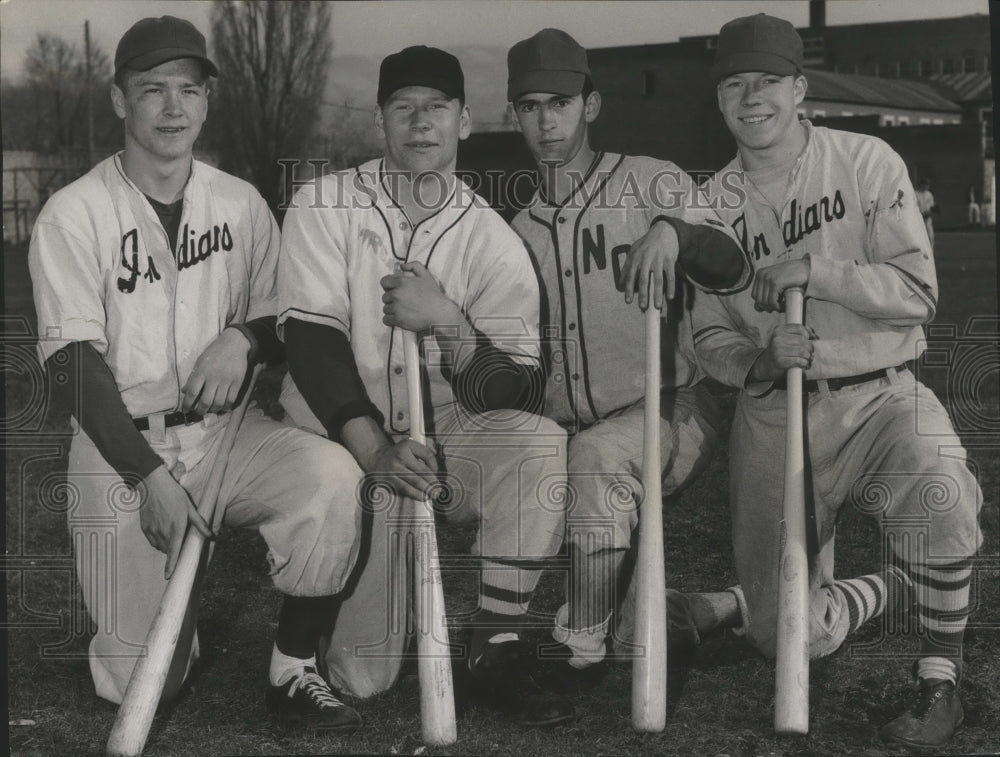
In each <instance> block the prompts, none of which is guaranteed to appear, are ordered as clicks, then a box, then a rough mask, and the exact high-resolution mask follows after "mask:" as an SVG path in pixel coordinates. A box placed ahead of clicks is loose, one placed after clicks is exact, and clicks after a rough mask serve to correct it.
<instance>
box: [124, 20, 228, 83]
mask: <svg viewBox="0 0 1000 757" xmlns="http://www.w3.org/2000/svg"><path fill="white" fill-rule="evenodd" d="M178 58H195V59H197V60H199V61H201V64H202V66H203V67H204V70H205V73H207V74H209V75H210V76H218V75H219V69H218V68H216V66H215V64H214V63H213V62H212V61H211V59H210V58H209V57H208V51H207V50H206V48H205V35H203V34H202V33H201V32H200V31H198V30H197V29H196V28H195V26H194V24H192V23H191V22H190V21H185V20H184V19H183V18H177V17H176V16H160V17H159V18H144V19H142V20H141V21H137V22H136V23H135V24H133V25H132V28H131V29H129V30H128V31H127V32H125V34H124V35H123V36H122V38H121V40H120V41H119V42H118V49H117V50H116V51H115V73H116V74H117V73H118V72H119V71H121V70H122V69H123V68H130V69H132V70H133V71H148V70H149V69H151V68H155V67H156V66H159V65H160V64H161V63H166V62H167V61H171V60H177V59H178Z"/></svg>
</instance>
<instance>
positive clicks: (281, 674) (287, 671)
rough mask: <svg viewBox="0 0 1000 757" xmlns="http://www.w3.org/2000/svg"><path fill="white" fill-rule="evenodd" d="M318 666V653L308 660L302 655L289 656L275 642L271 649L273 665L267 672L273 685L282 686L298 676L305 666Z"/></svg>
mask: <svg viewBox="0 0 1000 757" xmlns="http://www.w3.org/2000/svg"><path fill="white" fill-rule="evenodd" d="M307 666H308V667H312V668H313V669H315V668H316V655H313V656H312V657H310V658H309V659H307V660H304V659H302V658H300V657H289V656H288V655H286V654H285V653H284V652H282V651H281V650H279V649H278V645H277V644H275V645H274V648H273V649H272V650H271V665H270V668H269V670H268V672H267V677H268V678H269V679H270V681H271V685H272V686H281V685H283V684H285V683H287V682H288V680H289V679H290V678H294V677H295V676H297V675H298V674H299V673H300V672H301V671H302V668H304V667H307Z"/></svg>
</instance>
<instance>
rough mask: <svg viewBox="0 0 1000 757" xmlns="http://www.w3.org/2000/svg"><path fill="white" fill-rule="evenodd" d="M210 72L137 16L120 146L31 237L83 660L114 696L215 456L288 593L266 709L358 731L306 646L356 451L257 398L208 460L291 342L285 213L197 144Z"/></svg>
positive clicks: (231, 512)
mask: <svg viewBox="0 0 1000 757" xmlns="http://www.w3.org/2000/svg"><path fill="white" fill-rule="evenodd" d="M217 75H218V72H217V69H216V66H215V64H214V63H213V62H212V61H211V60H210V59H209V58H208V57H207V55H206V49H205V38H204V37H203V36H202V34H201V33H200V32H199V31H198V30H197V29H196V28H195V27H194V26H193V25H191V24H190V23H189V22H188V21H184V20H181V19H178V18H174V17H172V16H163V17H160V18H146V19H143V20H142V21H139V22H138V23H136V24H135V25H134V26H132V27H131V28H130V29H129V30H128V31H127V32H126V33H125V35H124V36H123V37H122V39H121V41H120V42H119V45H118V48H117V52H116V54H115V80H114V84H113V86H112V88H111V99H112V103H113V105H114V109H115V112H116V113H117V114H118V116H119V118H121V119H122V120H123V121H124V126H125V149H124V151H123V152H120V153H118V154H117V155H114V156H112V157H110V158H108V159H107V160H105V161H103V162H101V163H99V164H98V165H97V166H95V167H94V169H93V170H91V171H90V172H89V173H88V174H86V175H85V176H83V177H82V178H80V179H79V180H77V181H75V182H73V183H72V184H70V185H69V186H67V187H65V188H64V189H62V190H60V191H59V192H57V193H56V194H55V195H54V196H53V197H52V198H51V199H50V200H49V202H48V203H47V204H46V205H45V207H44V208H43V210H42V212H41V214H40V215H39V217H38V222H37V224H36V226H35V229H34V232H33V234H32V238H31V246H30V251H29V263H30V268H31V278H32V283H33V286H34V296H35V305H36V308H37V311H38V328H39V333H40V334H41V335H42V338H41V339H40V340H39V344H38V352H39V356H40V359H41V360H42V361H43V363H44V364H45V366H46V368H47V369H48V371H49V373H50V374H54V376H53V384H52V385H53V391H54V393H55V394H56V396H57V398H58V399H59V401H61V402H62V403H64V404H65V405H67V406H68V407H69V409H70V410H71V412H72V414H73V418H74V422H73V430H74V436H73V441H72V445H71V448H70V453H69V468H68V480H69V486H70V488H71V490H72V491H74V492H75V497H74V499H73V505H72V507H71V508H70V510H69V526H70V532H71V535H72V538H73V544H74V552H75V556H76V569H77V576H78V578H79V580H80V584H81V587H82V589H83V595H84V599H85V601H86V605H87V608H88V610H89V612H90V615H91V617H92V618H93V620H94V622H95V623H96V625H97V634H96V636H95V637H94V638H93V640H92V641H91V644H90V669H91V674H92V676H93V679H94V685H95V687H96V690H97V694H98V695H99V696H101V697H103V698H105V699H108V700H110V701H112V702H120V701H121V699H122V695H123V693H124V690H125V687H126V685H127V684H128V680H129V677H130V675H131V672H132V668H133V667H134V664H135V661H136V659H137V657H139V656H140V655H141V654H143V643H144V641H145V638H146V633H147V631H148V628H149V625H150V623H151V621H152V619H153V617H154V615H155V613H156V610H157V606H158V605H159V600H160V596H161V595H162V593H163V591H164V588H165V586H166V579H167V578H169V577H170V575H171V572H172V571H173V567H174V565H175V563H176V560H177V557H178V553H179V551H180V547H181V543H182V540H183V537H184V533H185V531H186V529H187V527H188V524H189V523H190V524H191V525H192V526H193V527H195V528H197V529H198V530H199V531H201V532H202V534H203V535H205V536H211V535H212V534H211V532H210V527H209V525H208V524H207V523H206V522H205V521H204V520H203V519H202V518H201V517H200V516H199V515H198V513H197V510H196V508H195V506H194V504H193V503H194V502H195V501H198V500H199V498H200V496H201V492H202V491H203V489H204V487H205V485H206V482H207V479H208V478H209V475H210V471H211V470H212V469H213V468H214V467H215V466H216V465H217V464H223V465H225V476H224V478H223V481H222V488H221V493H220V495H219V500H218V507H224V508H225V520H224V523H226V524H228V525H234V526H251V527H255V528H257V529H259V531H260V533H261V535H262V536H263V537H264V540H265V541H266V542H267V545H268V553H267V559H268V565H269V568H270V574H271V577H272V579H273V581H274V584H275V586H276V587H277V588H278V589H280V590H281V591H282V593H283V594H284V602H283V604H282V607H281V612H280V615H279V617H278V624H277V634H276V639H275V644H274V649H273V651H272V655H271V663H270V670H269V679H270V685H269V687H268V689H267V697H266V700H267V705H268V708H269V709H270V711H271V712H272V713H274V714H275V715H276V716H278V717H279V718H280V719H281V720H283V721H285V722H288V723H293V724H302V725H306V726H318V727H324V728H330V729H336V730H351V729H354V728H356V727H357V726H358V725H359V724H360V718H359V717H358V713H357V712H355V711H354V710H353V709H352V708H350V707H347V706H345V705H344V704H343V703H342V702H340V701H339V700H338V699H337V698H336V697H335V696H334V694H333V692H332V691H331V689H330V687H329V685H328V684H327V683H326V681H324V680H323V679H322V678H321V677H320V676H319V675H317V673H316V659H315V651H314V650H315V646H316V643H317V640H318V638H319V635H320V632H321V630H323V627H324V625H323V624H324V622H325V621H326V619H327V616H328V615H329V614H330V613H331V612H332V610H333V606H334V604H335V602H336V597H335V595H336V594H338V592H340V590H341V588H342V587H343V585H344V582H345V581H346V579H347V576H348V574H349V572H350V569H351V567H352V565H353V563H354V561H355V558H356V554H357V539H356V534H357V531H358V527H359V523H360V519H359V517H358V511H357V508H355V507H354V505H353V502H354V491H353V489H352V488H351V487H350V486H347V487H345V485H344V482H343V481H342V480H341V479H339V478H337V477H336V476H333V475H332V473H331V472H332V471H333V470H335V469H336V467H337V466H338V465H342V464H343V463H342V461H341V458H342V457H343V456H344V455H345V453H344V451H343V450H342V449H340V448H339V447H337V446H336V445H334V444H332V443H330V442H329V441H327V440H325V439H321V438H318V437H316V436H315V435H312V434H309V433H306V432H302V431H298V430H295V429H290V428H288V427H286V426H285V425H283V424H281V423H279V422H277V421H273V420H271V419H269V418H267V417H266V416H265V415H264V414H263V412H262V411H261V410H259V409H257V408H254V407H251V408H250V409H249V411H248V412H247V415H246V417H245V419H244V421H243V423H242V425H241V427H240V429H239V433H238V435H237V436H236V440H235V444H234V446H233V449H232V453H231V455H230V457H229V459H228V460H220V461H217V460H216V458H217V456H218V450H219V446H220V442H221V440H222V437H223V432H224V430H225V428H226V424H227V420H228V419H227V417H226V414H225V413H226V411H227V409H229V408H231V407H232V406H233V405H234V403H235V402H236V401H237V398H238V395H239V393H240V388H241V386H243V385H244V382H245V378H246V376H247V372H248V369H249V368H250V366H251V365H252V364H254V363H256V362H258V361H269V362H273V361H279V360H281V355H282V350H281V344H280V342H279V341H278V339H277V335H276V333H275V331H274V325H275V317H276V307H277V298H276V295H275V284H274V277H275V267H276V264H277V254H278V249H279V235H278V229H277V225H276V224H275V222H274V218H273V217H272V216H271V213H270V212H269V210H268V208H267V206H266V204H265V203H264V200H263V199H262V198H261V196H260V195H259V194H258V193H257V192H256V191H255V190H254V189H253V188H252V187H251V186H250V185H249V184H247V183H246V182H244V181H241V180H239V179H236V178H234V177H232V176H229V175H227V174H224V173H222V172H221V171H218V170H216V169H214V168H212V167H210V166H208V165H206V164H204V163H201V162H199V161H196V160H193V158H192V145H193V144H194V142H195V139H196V138H197V137H198V133H199V131H200V130H201V127H202V125H203V124H204V121H205V117H206V114H207V108H208V102H207V98H208V91H209V77H214V76H217ZM67 376H70V377H79V392H77V391H76V387H77V382H76V381H69V380H66V377H67ZM164 554H165V555H166V560H165V569H164ZM194 617H195V614H194V613H193V612H189V617H188V622H189V627H190V624H192V623H193V621H194ZM182 639H187V640H188V643H187V646H185V644H183V643H182V644H181V645H180V646H179V648H178V651H177V654H176V655H175V658H174V665H173V669H172V671H171V674H170V677H169V679H168V682H167V685H166V689H165V691H164V694H163V696H164V699H166V700H169V699H170V698H172V697H174V696H176V694H177V692H178V687H179V686H180V685H181V683H182V680H183V678H184V676H185V674H186V672H187V669H188V668H189V667H190V665H191V663H192V662H193V661H194V660H195V659H196V658H197V655H198V642H197V637H196V636H194V635H193V632H192V633H190V634H182Z"/></svg>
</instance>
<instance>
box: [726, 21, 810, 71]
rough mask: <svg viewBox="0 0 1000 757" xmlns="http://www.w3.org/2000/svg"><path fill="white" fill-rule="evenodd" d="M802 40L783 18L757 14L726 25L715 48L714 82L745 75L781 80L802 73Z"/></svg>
mask: <svg viewBox="0 0 1000 757" xmlns="http://www.w3.org/2000/svg"><path fill="white" fill-rule="evenodd" d="M802 66H803V64H802V38H801V37H800V36H799V33H798V32H797V31H795V27H794V26H792V25H791V24H790V23H789V22H788V21H785V20H784V19H782V18H775V17H774V16H768V15H767V14H766V13H758V14H757V15H755V16H744V17H743V18H735V19H733V20H732V21H730V22H729V23H727V24H725V25H723V27H722V29H721V30H720V31H719V41H718V44H717V46H716V48H715V63H714V64H713V65H712V78H713V80H715V81H719V80H720V79H722V78H724V77H726V76H729V75H730V74H739V73H744V72H746V71H763V72H765V73H769V74H778V75H779V76H790V75H792V74H796V73H802Z"/></svg>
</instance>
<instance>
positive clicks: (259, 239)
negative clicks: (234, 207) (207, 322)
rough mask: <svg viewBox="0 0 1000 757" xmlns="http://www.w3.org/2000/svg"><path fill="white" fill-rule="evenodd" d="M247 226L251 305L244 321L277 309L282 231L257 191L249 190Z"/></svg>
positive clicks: (263, 315)
mask: <svg viewBox="0 0 1000 757" xmlns="http://www.w3.org/2000/svg"><path fill="white" fill-rule="evenodd" d="M251 192H252V197H251V201H250V225H251V233H252V234H253V238H252V240H251V244H252V249H251V253H250V254H251V259H250V260H251V262H250V308H249V310H248V311H247V321H253V320H256V319H258V318H263V317H266V316H273V315H276V314H277V312H278V288H277V282H276V278H277V270H278V252H279V249H280V247H281V234H280V232H279V231H278V224H277V222H276V221H275V220H274V216H273V215H272V214H271V209H270V208H269V207H267V203H265V202H264V198H263V197H261V196H260V195H259V194H258V193H257V191H256V190H251Z"/></svg>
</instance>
